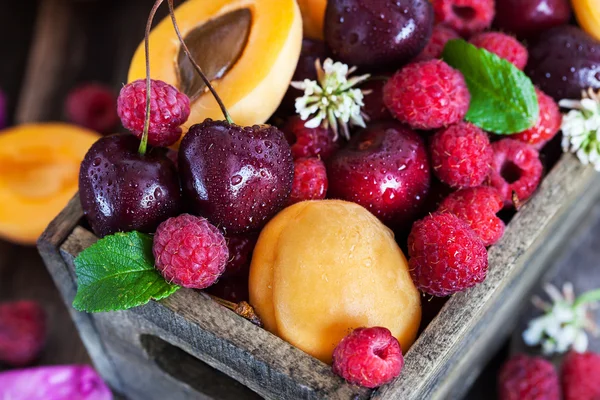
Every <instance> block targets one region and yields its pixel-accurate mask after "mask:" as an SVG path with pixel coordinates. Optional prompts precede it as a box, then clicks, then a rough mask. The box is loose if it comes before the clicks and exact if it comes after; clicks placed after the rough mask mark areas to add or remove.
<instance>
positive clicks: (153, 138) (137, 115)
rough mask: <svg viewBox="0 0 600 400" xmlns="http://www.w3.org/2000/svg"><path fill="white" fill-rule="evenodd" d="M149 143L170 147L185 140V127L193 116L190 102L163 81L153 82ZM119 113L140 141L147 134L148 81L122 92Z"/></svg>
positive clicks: (136, 82) (124, 89) (138, 83)
mask: <svg viewBox="0 0 600 400" xmlns="http://www.w3.org/2000/svg"><path fill="white" fill-rule="evenodd" d="M151 85H152V86H151V93H152V94H151V96H150V100H151V101H150V128H149V130H148V143H150V145H152V146H170V145H172V144H174V143H175V142H177V141H178V140H179V138H180V137H181V133H182V130H181V128H180V126H181V125H183V124H184V123H185V121H187V119H188V117H189V116H190V99H189V98H188V97H187V96H186V95H185V94H183V93H181V92H179V91H178V90H177V89H176V88H175V87H173V86H171V85H169V84H168V83H165V82H163V81H158V80H152V82H151ZM117 111H118V113H119V117H120V118H121V122H122V123H123V126H124V127H125V128H126V129H128V130H130V131H131V132H132V133H133V134H134V135H136V136H137V137H138V138H141V137H142V132H143V131H144V119H145V117H146V81H145V80H144V79H140V80H137V81H134V82H131V83H129V84H127V85H125V86H124V87H123V89H121V93H120V94H119V99H118V107H117Z"/></svg>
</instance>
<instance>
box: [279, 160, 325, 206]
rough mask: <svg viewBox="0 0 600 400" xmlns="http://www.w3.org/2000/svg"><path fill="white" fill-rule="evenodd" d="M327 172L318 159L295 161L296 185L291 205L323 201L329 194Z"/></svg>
mask: <svg viewBox="0 0 600 400" xmlns="http://www.w3.org/2000/svg"><path fill="white" fill-rule="evenodd" d="M327 182H328V181H327V171H326V170H325V164H323V161H321V160H319V159H318V158H299V159H297V160H295V161H294V184H293V186H292V193H290V199H289V204H290V205H291V204H295V203H299V202H301V201H304V200H322V199H324V198H325V195H326V194H327Z"/></svg>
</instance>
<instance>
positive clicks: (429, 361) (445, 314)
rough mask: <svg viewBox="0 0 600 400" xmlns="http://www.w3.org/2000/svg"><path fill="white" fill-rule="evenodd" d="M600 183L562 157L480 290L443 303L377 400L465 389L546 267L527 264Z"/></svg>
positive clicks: (510, 231)
mask: <svg viewBox="0 0 600 400" xmlns="http://www.w3.org/2000/svg"><path fill="white" fill-rule="evenodd" d="M599 183H600V182H599V181H598V176H597V174H596V173H595V171H593V169H591V168H586V167H584V166H582V165H581V164H580V163H579V162H578V161H577V160H576V159H575V158H574V157H572V156H570V155H566V156H564V157H563V158H562V160H561V161H560V162H559V163H558V164H557V166H556V167H555V168H554V170H553V171H551V173H550V174H549V175H548V176H547V177H546V178H545V179H544V181H543V182H542V184H541V186H540V189H539V190H538V193H536V195H535V196H534V197H533V198H532V200H531V201H530V202H529V203H528V204H526V205H525V206H524V207H523V209H522V210H521V211H520V212H519V213H517V215H516V216H515V218H514V219H513V220H512V221H511V223H510V224H509V226H508V227H507V231H506V234H505V235H504V238H503V239H502V240H501V241H500V242H499V243H498V244H497V245H495V246H493V247H492V248H490V252H489V260H490V271H489V273H488V277H487V279H486V280H485V282H483V283H482V284H480V285H478V286H476V287H475V288H473V289H471V290H468V291H466V292H464V293H459V294H456V295H454V296H453V297H452V298H451V299H450V300H449V301H448V303H447V304H446V305H445V306H444V308H443V309H442V311H441V312H440V314H439V315H438V316H437V317H436V318H435V319H434V320H433V321H432V322H431V323H430V324H429V326H428V327H427V329H426V330H425V331H424V332H423V333H422V334H421V335H420V337H419V338H418V340H417V342H416V343H415V344H414V345H413V347H412V348H411V349H410V351H409V352H408V354H407V355H406V358H405V361H406V364H405V367H404V370H403V372H402V375H401V376H400V377H399V378H398V379H397V380H396V381H395V382H393V383H392V384H390V385H388V386H386V387H383V388H381V389H380V390H379V391H378V392H377V393H376V395H375V396H374V398H375V399H392V398H400V399H406V400H411V399H425V398H427V399H444V398H446V396H447V395H448V393H449V392H450V391H451V389H452V387H453V386H455V385H457V384H461V383H464V381H463V382H460V381H457V379H458V378H461V377H462V378H465V379H468V375H467V374H466V373H465V371H467V370H469V369H470V368H472V366H473V364H472V363H473V360H475V359H476V357H477V353H481V351H482V350H483V347H485V346H484V345H485V343H489V342H490V340H493V337H494V336H495V337H496V340H497V338H498V337H500V336H501V335H498V333H499V332H497V331H496V332H494V329H498V327H499V326H501V325H502V324H504V323H506V317H507V315H508V314H510V312H511V311H512V312H515V307H517V306H518V304H519V303H520V302H521V301H522V300H523V296H524V293H526V292H527V291H528V289H529V288H531V287H532V286H533V284H534V283H535V281H536V280H537V278H538V277H539V275H540V274H541V273H542V272H543V265H537V266H532V264H530V262H531V261H532V260H533V257H535V256H536V252H537V250H539V248H540V247H541V245H542V244H543V242H544V241H545V240H548V239H549V238H550V237H551V233H552V234H553V235H554V237H555V238H558V237H559V235H558V234H556V233H555V232H551V230H552V229H556V228H557V224H559V222H560V220H561V216H562V215H564V214H565V213H566V212H567V211H568V210H569V208H570V207H579V210H585V207H586V206H587V205H589V202H588V204H585V203H584V204H578V203H577V200H578V198H579V197H580V196H581V195H582V194H583V193H585V192H586V191H587V190H589V191H590V192H592V191H595V193H597V192H598V190H599V188H598V187H599V186H600V185H599ZM592 194H594V193H592ZM537 254H539V253H537ZM515 299H516V300H515ZM492 322H493V323H494V324H493V326H490V324H491V323H492ZM504 333H506V332H504ZM456 371H458V373H456Z"/></svg>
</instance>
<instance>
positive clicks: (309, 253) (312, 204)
mask: <svg viewBox="0 0 600 400" xmlns="http://www.w3.org/2000/svg"><path fill="white" fill-rule="evenodd" d="M249 289H250V302H251V304H252V305H253V306H254V308H255V310H256V312H257V313H258V315H259V316H260V317H261V319H262V321H263V323H264V325H265V328H266V329H267V330H269V331H270V332H272V333H273V334H275V335H278V336H279V337H281V338H282V339H284V340H286V341H288V342H290V343H291V344H293V345H294V346H296V347H298V348H300V349H301V350H303V351H305V352H306V353H308V354H310V355H312V356H314V357H316V358H318V359H320V360H322V361H323V362H326V363H331V357H332V354H333V349H334V348H335V346H336V345H337V344H338V343H339V342H340V340H342V338H344V337H345V336H346V335H347V334H348V333H349V332H351V331H352V330H353V329H355V328H359V327H372V326H382V327H385V328H388V329H389V330H390V331H391V332H392V334H393V335H394V336H395V337H396V338H397V339H398V340H399V342H400V344H401V345H402V351H404V352H406V351H407V350H408V349H409V347H410V346H411V345H412V343H413V342H414V340H415V337H416V335H417V330H418V328H419V323H420V321H421V301H420V296H419V292H418V290H417V289H416V288H415V286H414V284H413V282H412V279H411V277H410V274H409V271H408V263H407V261H406V258H405V257H404V254H403V253H402V251H401V250H400V248H399V247H398V245H397V244H396V242H395V240H394V235H393V233H392V232H391V231H390V230H389V229H388V228H387V227H385V225H383V224H382V223H381V222H380V221H379V220H378V219H377V218H375V217H374V216H373V215H372V214H371V213H369V212H368V211H367V210H366V209H365V208H363V207H361V206H359V205H357V204H354V203H349V202H345V201H341V200H321V201H306V202H302V203H298V204H295V205H293V206H291V207H288V208H286V209H285V210H283V211H282V212H281V213H279V214H278V215H277V216H276V217H275V218H273V219H272V220H271V221H270V222H269V223H268V224H267V226H266V227H265V228H264V229H263V231H262V232H261V234H260V237H259V240H258V243H257V245H256V248H255V250H254V255H253V257H252V265H251V270H250V282H249Z"/></svg>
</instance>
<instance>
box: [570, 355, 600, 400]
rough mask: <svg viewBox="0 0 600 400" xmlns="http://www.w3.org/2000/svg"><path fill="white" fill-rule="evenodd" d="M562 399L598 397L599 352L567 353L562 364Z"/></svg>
mask: <svg viewBox="0 0 600 400" xmlns="http://www.w3.org/2000/svg"><path fill="white" fill-rule="evenodd" d="M561 380H562V387H563V399H564V400H598V399H600V354H594V353H589V352H588V353H577V352H575V351H572V352H570V353H569V354H567V357H566V358H565V360H564V363H563V366H562V377H561Z"/></svg>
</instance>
